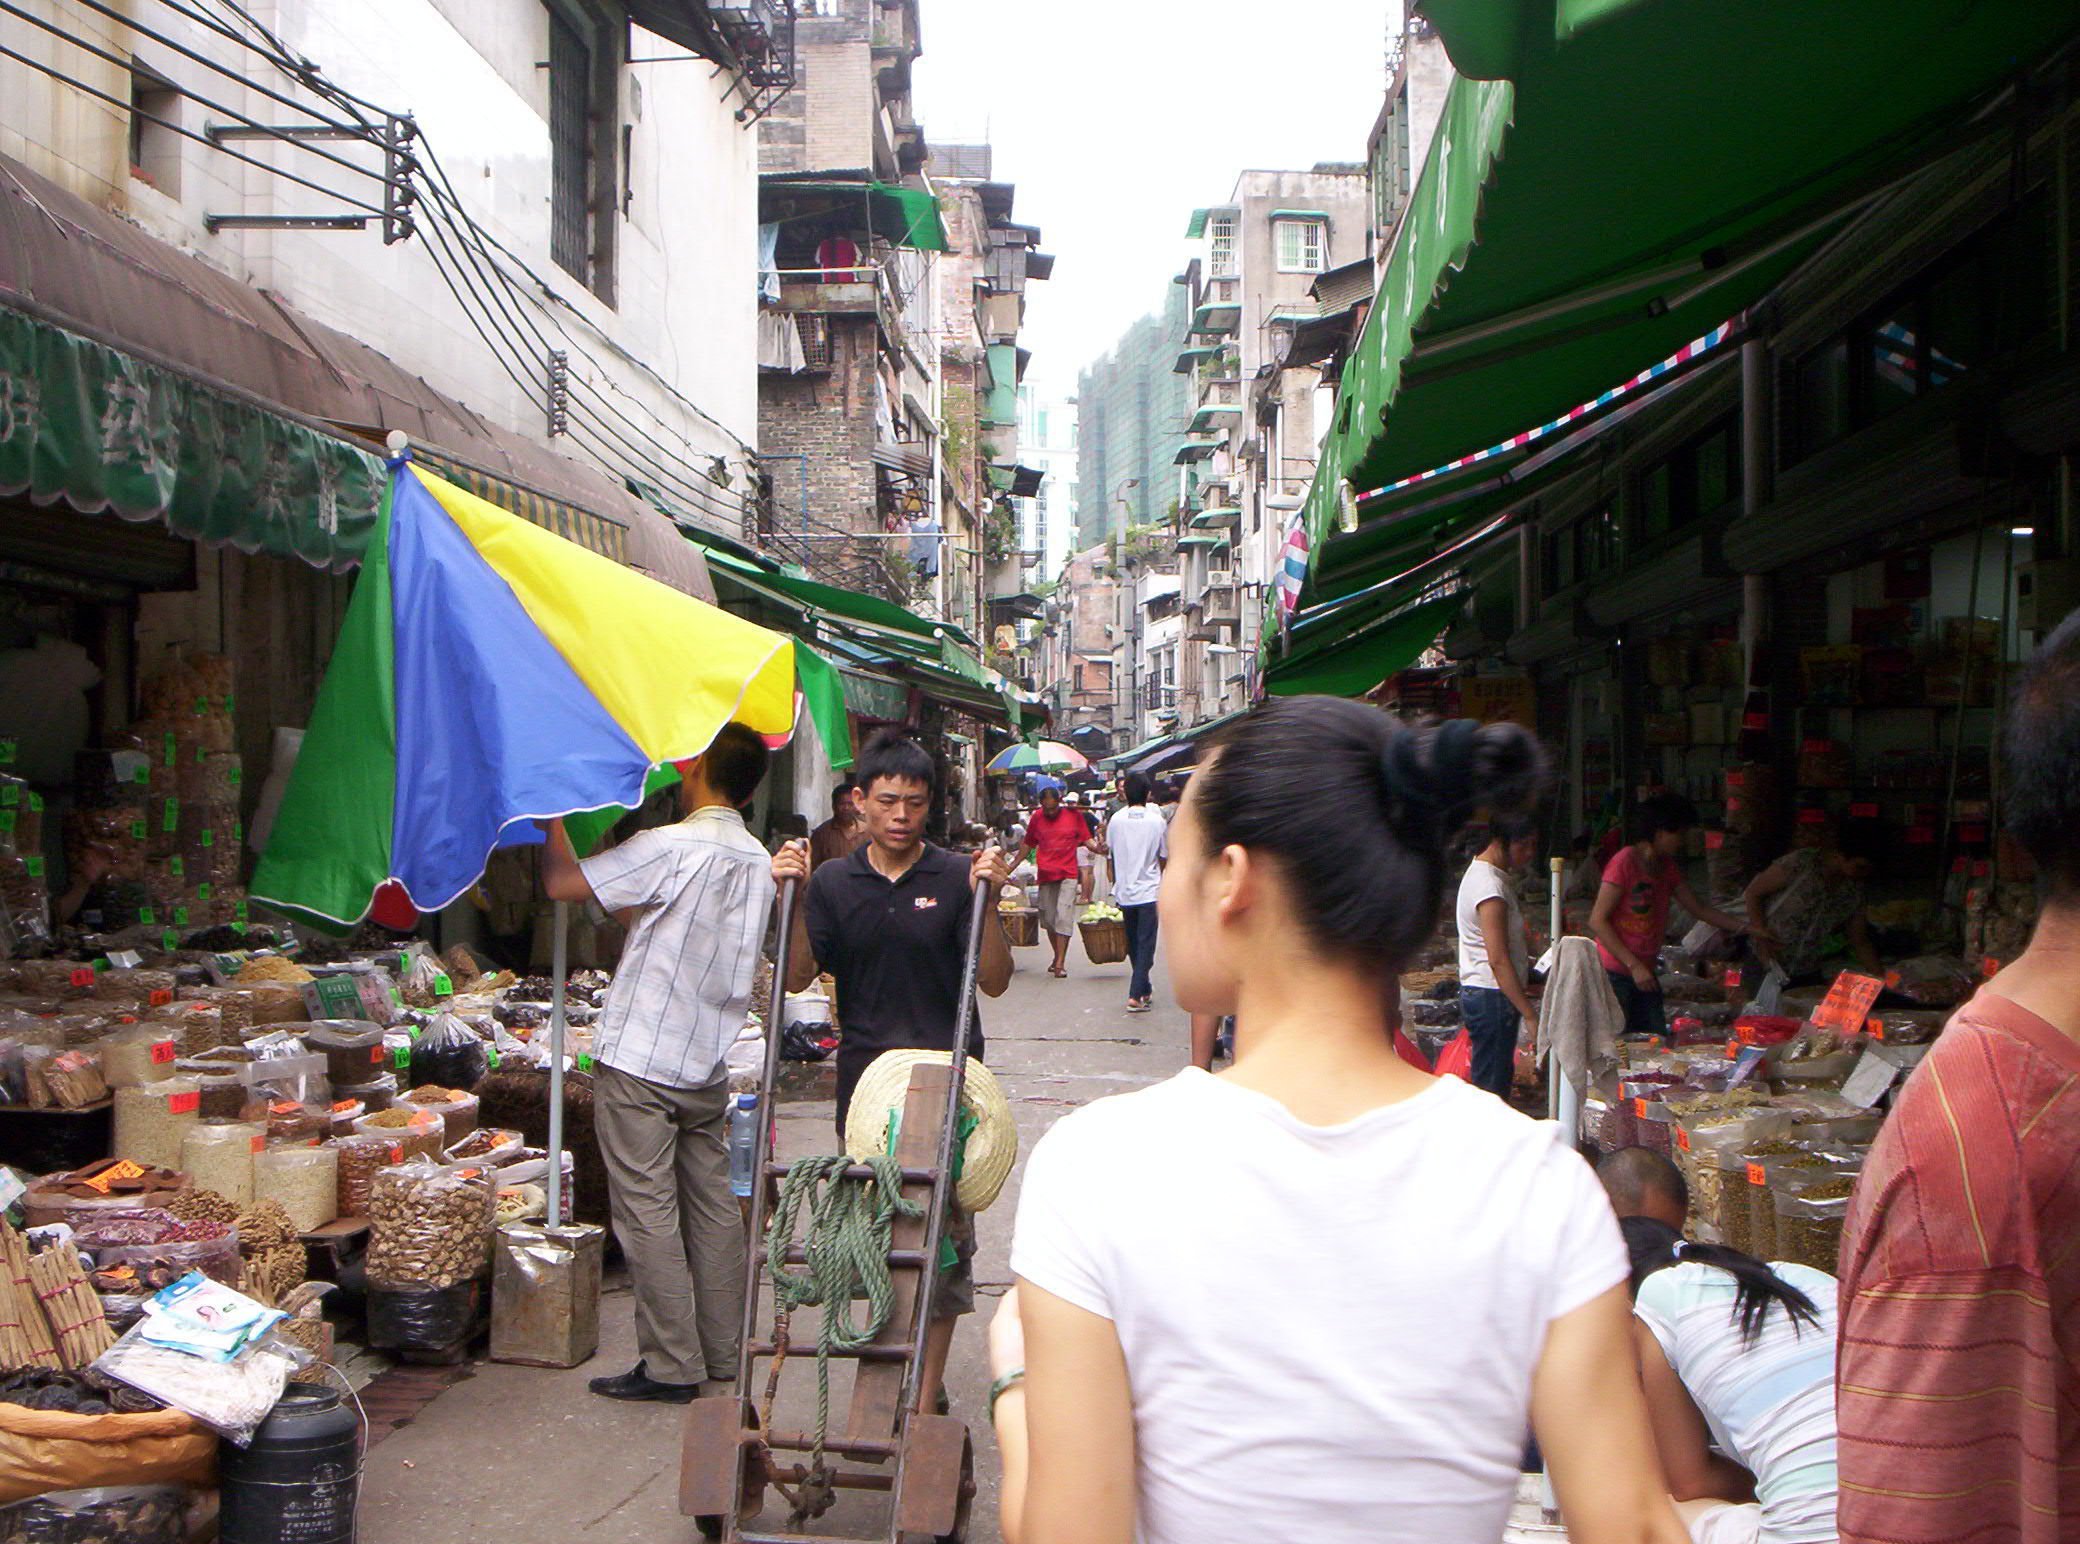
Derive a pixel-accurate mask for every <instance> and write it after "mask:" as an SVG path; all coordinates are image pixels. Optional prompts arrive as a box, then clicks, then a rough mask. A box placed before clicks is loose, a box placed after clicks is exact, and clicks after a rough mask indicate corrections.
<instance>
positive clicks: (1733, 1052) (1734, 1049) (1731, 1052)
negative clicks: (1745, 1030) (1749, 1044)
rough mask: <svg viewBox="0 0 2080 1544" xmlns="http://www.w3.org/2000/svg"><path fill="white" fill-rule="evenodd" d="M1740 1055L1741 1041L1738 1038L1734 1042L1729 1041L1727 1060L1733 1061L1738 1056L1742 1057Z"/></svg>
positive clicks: (1727, 1044) (1727, 1043)
mask: <svg viewBox="0 0 2080 1544" xmlns="http://www.w3.org/2000/svg"><path fill="white" fill-rule="evenodd" d="M1740 1054H1741V1043H1740V1041H1739V1039H1738V1038H1736V1039H1733V1040H1729V1041H1727V1042H1726V1059H1727V1060H1728V1061H1732V1060H1733V1059H1734V1057H1736V1056H1738V1055H1740Z"/></svg>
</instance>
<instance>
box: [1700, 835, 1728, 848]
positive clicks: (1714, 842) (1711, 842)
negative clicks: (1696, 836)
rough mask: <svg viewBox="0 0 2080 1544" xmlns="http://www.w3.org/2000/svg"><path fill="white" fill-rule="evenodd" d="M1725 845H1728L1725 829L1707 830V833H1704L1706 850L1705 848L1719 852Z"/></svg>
mask: <svg viewBox="0 0 2080 1544" xmlns="http://www.w3.org/2000/svg"><path fill="white" fill-rule="evenodd" d="M1725 845H1726V833H1725V832H1724V831H1707V832H1705V834H1704V850H1705V851H1706V852H1717V851H1718V850H1719V849H1720V848H1722V847H1724V846H1725Z"/></svg>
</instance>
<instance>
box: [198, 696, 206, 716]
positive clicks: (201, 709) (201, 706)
mask: <svg viewBox="0 0 2080 1544" xmlns="http://www.w3.org/2000/svg"><path fill="white" fill-rule="evenodd" d="M207 712H209V699H208V698H207V697H197V698H196V699H195V716H196V717H198V718H200V717H201V716H202V715H203V714H205V713H207Z"/></svg>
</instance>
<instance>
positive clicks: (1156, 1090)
mask: <svg viewBox="0 0 2080 1544" xmlns="http://www.w3.org/2000/svg"><path fill="white" fill-rule="evenodd" d="M1543 775H1544V761H1543V757H1542V756H1541V754H1540V752H1539V749H1538V745H1537V743H1536V741H1534V740H1533V739H1532V738H1531V736H1530V735H1528V734H1527V733H1525V731H1523V730H1522V729H1519V728H1517V727H1515V726H1513V725H1506V724H1503V725H1491V726H1485V727H1484V726H1481V725H1477V724H1473V723H1468V722H1464V721H1460V722H1453V723H1448V724H1444V725H1440V726H1437V727H1434V728H1431V727H1424V728H1409V727H1406V726H1404V725H1403V724H1402V723H1400V721H1398V720H1396V719H1393V718H1390V717H1388V716H1386V715H1384V714H1382V713H1380V712H1378V711H1377V710H1376V709H1373V708H1370V707H1367V706H1365V705H1363V704H1361V703H1353V702H1345V701H1341V700H1338V699H1332V698H1324V697H1296V698H1284V699H1275V700H1273V701H1271V702H1268V703H1265V704H1262V705H1261V706H1259V707H1257V708H1255V709H1253V710H1252V711H1251V712H1250V713H1249V714H1248V715H1247V716H1246V717H1244V718H1242V719H1240V720H1238V721H1237V723H1236V724H1235V725H1234V726H1232V727H1231V728H1230V729H1229V730H1228V731H1227V732H1226V734H1225V735H1224V736H1223V737H1222V739H1221V741H1220V742H1219V744H1218V747H1217V748H1216V749H1215V750H1214V752H1213V753H1212V755H1211V756H1210V758H1209V759H1208V760H1207V761H1206V762H1205V763H1204V764H1203V765H1202V766H1201V767H1200V768H1199V770H1198V772H1197V774H1196V775H1195V776H1194V777H1193V779H1192V781H1191V784H1190V786H1189V787H1188V789H1187V790H1186V793H1185V798H1184V804H1183V807H1182V809H1181V810H1180V811H1179V813H1178V815H1177V818H1176V821H1175V822H1174V824H1173V825H1172V828H1171V833H1170V852H1171V858H1170V864H1169V867H1168V868H1167V869H1166V870H1165V871H1164V875H1163V884H1162V893H1161V898H1160V902H1159V904H1160V908H1161V914H1162V928H1163V934H1164V937H1165V938H1166V939H1167V940H1168V953H1169V967H1170V977H1171V983H1172V986H1173V989H1174V991H1175V993H1176V997H1177V1001H1178V1005H1179V1006H1180V1007H1182V1008H1184V1009H1186V1010H1187V1011H1189V1012H1193V1013H1207V1014H1232V1015H1234V1016H1235V1020H1236V1053H1235V1063H1234V1065H1233V1066H1232V1067H1231V1068H1230V1069H1229V1070H1227V1071H1226V1072H1224V1073H1222V1074H1220V1075H1218V1076H1215V1075H1213V1074H1210V1073H1208V1072H1206V1071H1203V1070H1201V1069H1199V1068H1196V1067H1195V1068H1188V1069H1186V1070H1185V1071H1183V1072H1180V1073H1179V1074H1178V1075H1177V1076H1176V1077H1174V1078H1172V1079H1170V1080H1169V1081H1168V1082H1165V1083H1161V1084H1158V1085H1156V1086H1155V1087H1153V1088H1147V1089H1143V1090H1140V1091H1138V1092H1135V1093H1131V1094H1123V1095H1119V1096H1116V1097H1113V1098H1109V1099H1101V1100H1099V1101H1097V1102H1096V1103H1094V1104H1091V1105H1088V1106H1086V1107H1085V1108H1083V1109H1081V1110H1078V1111H1076V1112H1074V1113H1073V1114H1070V1115H1068V1116H1066V1117H1064V1118H1063V1119H1062V1120H1061V1121H1059V1122H1058V1123H1057V1124H1056V1125H1055V1126H1054V1128H1053V1129H1052V1130H1051V1131H1049V1132H1048V1134H1047V1135H1046V1136H1045V1137H1043V1138H1042V1139H1041V1141H1040V1143H1039V1145H1038V1147H1037V1148H1035V1150H1034V1152H1033V1155H1032V1157H1031V1159H1030V1161H1029V1163H1028V1165H1027V1170H1026V1177H1025V1181H1024V1188H1023V1192H1022V1195H1021V1200H1020V1205H1019V1213H1018V1223H1017V1230H1016V1234H1015V1238H1014V1242H1013V1245H1012V1260H1011V1263H1012V1269H1013V1271H1014V1273H1015V1274H1016V1276H1017V1278H1018V1281H1017V1285H1016V1287H1015V1289H1014V1291H1013V1292H1012V1293H1011V1294H1010V1295H1009V1297H1008V1298H1007V1301H1006V1306H1005V1309H1004V1311H1003V1312H1002V1313H1000V1314H999V1316H998V1320H997V1323H996V1324H995V1326H993V1328H992V1334H991V1354H992V1361H993V1363H994V1366H995V1371H996V1374H997V1378H996V1384H995V1386H994V1387H993V1389H992V1396H993V1413H994V1415H995V1417H996V1421H997V1428H998V1436H999V1440H1000V1444H1001V1447H1002V1449H1003V1453H1004V1482H1003V1487H1002V1491H1001V1504H1002V1527H1003V1533H1004V1537H1005V1539H1006V1541H1007V1544H1064V1541H1069V1540H1074V1541H1077V1544H1128V1541H1129V1540H1140V1541H1144V1544H1219V1541H1224V1540H1234V1541H1238V1544H1240V1541H1243V1540H1251V1541H1255V1540H1263V1539H1305V1540H1308V1541H1309V1544H1340V1541H1350V1544H1358V1541H1361V1540H1362V1541H1365V1544H1493V1541H1494V1540H1496V1539H1498V1538H1500V1537H1501V1535H1502V1531H1503V1526H1504V1524H1505V1521H1506V1520H1507V1518H1508V1514H1509V1509H1510V1504H1511V1501H1512V1499H1513V1497H1514V1496H1515V1493H1516V1488H1517V1480H1518V1474H1519V1463H1520V1459H1521V1456H1522V1453H1523V1447H1524V1433H1525V1429H1526V1426H1527V1425H1529V1426H1531V1427H1532V1428H1533V1429H1535V1431H1536V1434H1537V1437H1538V1440H1539V1443H1540V1445H1541V1447H1542V1448H1543V1449H1544V1451H1545V1455H1546V1459H1547V1466H1548V1470H1549V1472H1550V1473H1551V1475H1552V1478H1553V1482H1554V1485H1555V1488H1556V1490H1557V1492H1558V1495H1559V1500H1560V1504H1561V1508H1562V1510H1563V1511H1564V1512H1565V1514H1566V1518H1567V1526H1568V1530H1569V1536H1570V1537H1571V1538H1572V1539H1573V1540H1575V1541H1576V1544H1619V1541H1622V1544H1682V1541H1683V1540H1684V1534H1683V1529H1682V1524H1681V1523H1680V1521H1678V1519H1677V1518H1676V1515H1675V1512H1674V1509H1673V1507H1672V1506H1671V1504H1670V1503H1669V1501H1668V1498H1667V1495H1666V1493H1665V1491H1664V1489H1663V1486H1662V1483H1661V1478H1660V1475H1659V1473H1658V1471H1657V1470H1656V1468H1655V1466H1654V1461H1653V1442H1652V1437H1651V1435H1650V1432H1649V1429H1648V1425H1647V1415H1646V1407H1645V1401H1644V1398H1643V1396H1642V1394H1641V1392H1640V1387H1639V1381H1638V1376H1637V1372H1636V1363H1635V1361H1634V1358H1633V1356H1632V1354H1631V1346H1630V1342H1629V1339H1628V1336H1629V1331H1628V1327H1627V1326H1628V1319H1629V1305H1628V1302H1627V1298H1626V1291H1625V1283H1626V1257H1625V1251H1624V1247H1623V1245H1622V1243H1621V1242H1620V1239H1619V1236H1618V1229H1617V1223H1616V1220H1615V1219H1614V1218H1613V1217H1612V1215H1611V1210H1610V1206H1609V1204H1608V1202H1607V1201H1606V1200H1605V1199H1604V1194H1603V1191H1602V1189H1601V1187H1600V1186H1599V1185H1598V1184H1597V1182H1596V1179H1595V1177H1594V1176H1593V1175H1592V1174H1591V1173H1590V1171H1589V1169H1588V1166H1587V1165H1586V1164H1584V1163H1583V1162H1582V1160H1581V1158H1580V1157H1579V1156H1577V1155H1576V1154H1575V1152H1574V1151H1573V1150H1572V1148H1570V1147H1568V1146H1567V1145H1566V1144H1565V1143H1563V1142H1561V1141H1558V1140H1556V1136H1555V1130H1554V1128H1553V1127H1551V1126H1550V1125H1545V1124H1542V1123H1538V1122H1534V1121H1532V1120H1530V1119H1528V1118H1527V1117H1525V1116H1523V1115H1520V1114H1517V1113H1516V1112H1514V1111H1512V1110H1510V1109H1509V1108H1508V1107H1507V1106H1506V1105H1504V1104H1502V1103H1500V1102H1499V1101H1497V1100H1495V1099H1492V1098H1489V1097H1488V1096H1486V1095H1485V1094H1483V1093H1480V1092H1479V1091H1477V1090H1475V1089H1473V1088H1470V1087H1468V1086H1467V1085H1466V1084H1465V1083H1462V1082H1460V1081H1459V1080H1458V1079H1456V1078H1435V1077H1432V1076H1431V1075H1429V1074H1428V1073H1425V1072H1422V1071H1419V1070H1418V1069H1416V1068H1415V1067H1412V1066H1410V1065H1409V1064H1408V1063H1407V1062H1404V1061H1403V1060H1401V1058H1400V1057H1399V1056H1398V1055H1396V1054H1395V1052H1394V1049H1393V1046H1392V1044H1391V1042H1390V1039H1389V1035H1388V1031H1387V1023H1386V1010H1385V1002H1386V992H1385V990H1384V989H1385V986H1386V983H1387V982H1388V981H1390V980H1391V979H1392V978H1394V977H1395V976H1396V975H1398V974H1399V972H1400V971H1401V970H1402V969H1403V968H1404V967H1405V966H1406V965H1407V963H1408V961H1409V959H1410V957H1411V956H1412V955H1413V954H1414V953H1415V951H1416V950H1417V949H1418V948H1419V947H1420V946H1421V944H1422V943H1423V941H1424V940H1425V939H1426V938H1427V937H1428V936H1429V934H1430V932H1431V929H1432V926H1433V924H1434V923H1435V920H1436V917H1437V909H1438V901H1439V898H1440V895H1441V894H1442V891H1443V887H1444V884H1445V879H1446V844H1447V842H1449V841H1450V840H1451V839H1452V837H1453V836H1454V835H1455V834H1456V833H1457V831H1458V828H1459V827H1460V825H1461V824H1462V823H1463V822H1464V820H1465V818H1466V816H1467V814H1468V813H1469V812H1470V811H1471V810H1473V809H1475V808H1476V807H1479V806H1483V805H1485V806H1488V807H1490V808H1492V809H1495V810H1498V811H1506V810H1513V809H1522V808H1524V807H1526V806H1528V805H1529V804H1530V802H1531V801H1532V799H1533V798H1534V797H1535V796H1536V794H1537V792H1538V789H1539V786H1540V784H1541V782H1542V780H1543Z"/></svg>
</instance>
